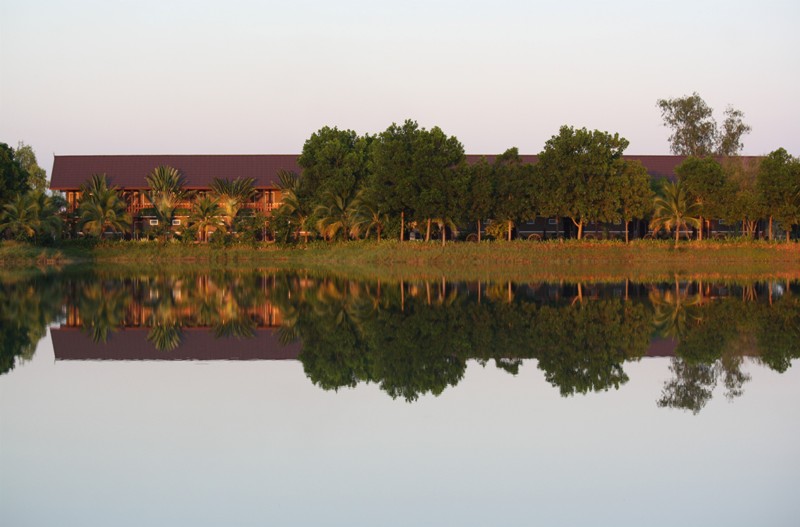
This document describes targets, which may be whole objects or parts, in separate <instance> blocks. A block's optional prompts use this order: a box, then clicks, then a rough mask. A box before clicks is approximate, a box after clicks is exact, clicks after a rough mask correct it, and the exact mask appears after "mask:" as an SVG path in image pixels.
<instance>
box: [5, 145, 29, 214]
mask: <svg viewBox="0 0 800 527" xmlns="http://www.w3.org/2000/svg"><path fill="white" fill-rule="evenodd" d="M29 188H30V185H29V183H28V173H27V172H26V171H25V169H24V168H22V166H21V165H20V162H19V159H17V157H16V152H14V149H13V148H11V147H10V146H8V145H7V144H5V143H0V207H2V206H3V205H5V204H6V203H8V202H10V201H11V200H13V199H14V198H15V197H16V196H18V195H20V194H24V193H25V191H27V190H28V189H29Z"/></svg>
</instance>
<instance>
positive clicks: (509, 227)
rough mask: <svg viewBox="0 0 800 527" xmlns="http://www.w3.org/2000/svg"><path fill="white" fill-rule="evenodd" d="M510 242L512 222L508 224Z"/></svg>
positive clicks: (509, 239)
mask: <svg viewBox="0 0 800 527" xmlns="http://www.w3.org/2000/svg"><path fill="white" fill-rule="evenodd" d="M508 241H511V222H510V221H509V222H508Z"/></svg>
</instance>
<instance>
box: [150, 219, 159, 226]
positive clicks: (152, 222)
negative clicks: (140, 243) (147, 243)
mask: <svg viewBox="0 0 800 527" xmlns="http://www.w3.org/2000/svg"><path fill="white" fill-rule="evenodd" d="M150 225H158V220H150Z"/></svg>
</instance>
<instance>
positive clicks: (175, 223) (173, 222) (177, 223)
mask: <svg viewBox="0 0 800 527" xmlns="http://www.w3.org/2000/svg"><path fill="white" fill-rule="evenodd" d="M156 222H158V220H156ZM172 224H173V225H180V224H181V220H172Z"/></svg>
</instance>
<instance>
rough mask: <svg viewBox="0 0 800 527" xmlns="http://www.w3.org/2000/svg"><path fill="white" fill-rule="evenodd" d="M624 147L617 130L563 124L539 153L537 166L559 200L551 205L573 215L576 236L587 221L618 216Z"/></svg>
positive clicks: (600, 220)
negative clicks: (602, 130)
mask: <svg viewBox="0 0 800 527" xmlns="http://www.w3.org/2000/svg"><path fill="white" fill-rule="evenodd" d="M627 147H628V140H627V139H625V138H623V137H620V136H619V134H614V135H611V134H609V133H608V132H600V131H598V130H594V131H589V130H587V129H586V128H580V129H577V130H576V129H575V128H573V127H571V126H562V127H561V129H560V130H559V133H558V135H554V136H553V137H551V138H550V139H549V140H548V141H547V143H545V147H544V150H542V152H541V153H540V154H539V170H541V172H542V174H543V177H544V178H545V181H546V182H547V186H548V187H549V188H552V189H553V193H552V199H555V200H559V202H560V205H555V206H552V207H550V208H551V210H553V209H555V210H554V212H556V214H557V215H559V216H567V217H569V218H571V219H572V222H573V223H574V224H575V226H576V227H577V228H578V238H579V239H580V238H581V237H582V233H583V227H584V226H585V225H586V224H587V223H589V222H610V221H616V220H618V219H619V218H620V213H619V210H620V202H619V196H620V184H621V180H620V177H619V176H620V173H621V172H622V170H623V167H624V164H623V163H622V153H623V152H624V151H625V149H626V148H627Z"/></svg>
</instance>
